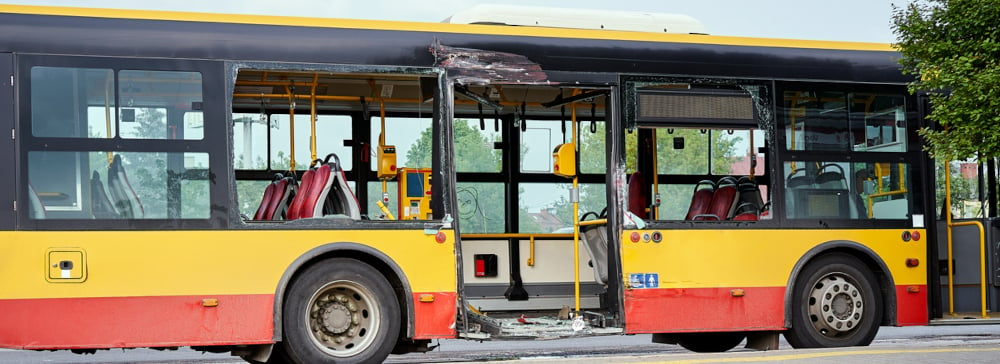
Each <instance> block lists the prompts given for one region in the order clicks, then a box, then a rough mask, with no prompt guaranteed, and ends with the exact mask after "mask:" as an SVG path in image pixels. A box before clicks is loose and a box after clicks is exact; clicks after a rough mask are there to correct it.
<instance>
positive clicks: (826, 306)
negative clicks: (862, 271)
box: [808, 272, 866, 338]
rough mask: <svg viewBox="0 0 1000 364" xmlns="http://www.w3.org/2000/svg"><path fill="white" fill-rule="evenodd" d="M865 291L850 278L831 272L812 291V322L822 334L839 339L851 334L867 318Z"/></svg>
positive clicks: (810, 302)
mask: <svg viewBox="0 0 1000 364" xmlns="http://www.w3.org/2000/svg"><path fill="white" fill-rule="evenodd" d="M865 305H866V302H865V301H864V292H861V289H859V288H858V285H857V284H856V282H855V281H854V279H852V278H851V277H850V276H849V275H846V274H844V273H840V272H834V273H829V274H827V275H824V276H823V277H821V278H820V279H819V280H817V281H816V283H815V284H813V286H812V291H811V292H809V301H808V310H809V320H810V321H811V322H812V325H813V327H814V328H815V329H816V331H817V332H819V333H820V334H821V335H823V336H826V337H830V338H838V337H844V336H848V335H851V334H853V333H854V332H855V330H856V329H857V328H858V325H859V324H860V323H861V319H862V318H863V317H864V310H865Z"/></svg>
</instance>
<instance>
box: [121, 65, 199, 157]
mask: <svg viewBox="0 0 1000 364" xmlns="http://www.w3.org/2000/svg"><path fill="white" fill-rule="evenodd" d="M118 93H119V94H118V99H119V100H120V101H121V105H120V111H119V125H120V127H121V130H120V132H119V133H120V136H121V137H122V138H126V139H183V140H197V139H201V138H202V137H203V136H204V132H201V131H199V132H194V133H191V134H190V135H188V134H186V133H185V131H187V130H188V129H189V128H188V127H187V125H189V124H190V125H191V129H201V128H202V127H203V126H204V124H203V123H201V120H200V119H186V118H185V113H186V112H188V111H200V110H201V108H202V82H201V74H200V73H198V72H174V71H146V70H122V71H119V72H118Z"/></svg>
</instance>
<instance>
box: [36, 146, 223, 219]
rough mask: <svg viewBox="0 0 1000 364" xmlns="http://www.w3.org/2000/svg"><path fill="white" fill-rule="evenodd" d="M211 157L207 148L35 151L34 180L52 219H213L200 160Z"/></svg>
mask: <svg viewBox="0 0 1000 364" xmlns="http://www.w3.org/2000/svg"><path fill="white" fill-rule="evenodd" d="M207 160H208V155H207V153H144V152H123V153H113V152H103V151H98V152H48V151H34V152H29V153H28V179H29V184H30V185H31V186H32V188H33V189H34V191H35V192H36V194H37V195H38V196H39V199H40V200H41V203H42V204H43V205H44V206H45V207H44V210H45V214H44V218H48V219H167V218H170V219H175V218H177V219H207V218H208V217H209V215H210V213H211V209H210V201H211V199H210V198H209V185H210V184H209V179H208V175H209V174H208V170H207V168H205V167H203V166H202V165H201V163H200V162H198V161H207ZM189 161H190V162H189ZM188 164H193V165H197V167H185V165H188Z"/></svg>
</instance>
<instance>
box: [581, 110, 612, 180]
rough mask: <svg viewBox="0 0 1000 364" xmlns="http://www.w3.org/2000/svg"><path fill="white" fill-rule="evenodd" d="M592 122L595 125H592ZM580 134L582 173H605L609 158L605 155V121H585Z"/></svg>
mask: <svg viewBox="0 0 1000 364" xmlns="http://www.w3.org/2000/svg"><path fill="white" fill-rule="evenodd" d="M591 124H593V127H591V126H590V125H591ZM578 135H579V137H580V165H579V170H580V173H600V174H603V173H605V172H606V171H607V160H606V159H605V155H604V153H605V150H606V149H605V148H606V145H605V139H606V136H605V134H604V122H603V121H594V122H593V123H591V122H588V121H584V122H582V123H581V124H580V129H579V132H578Z"/></svg>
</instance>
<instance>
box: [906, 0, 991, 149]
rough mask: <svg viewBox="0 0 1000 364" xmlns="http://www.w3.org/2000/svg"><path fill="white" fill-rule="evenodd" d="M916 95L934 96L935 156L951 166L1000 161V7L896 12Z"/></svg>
mask: <svg viewBox="0 0 1000 364" xmlns="http://www.w3.org/2000/svg"><path fill="white" fill-rule="evenodd" d="M892 28H893V31H894V33H895V34H896V37H897V43H896V44H895V47H896V48H897V49H898V50H899V52H900V53H901V54H902V57H901V58H900V60H899V62H900V64H901V65H902V66H903V71H904V72H906V73H907V74H912V75H915V76H917V77H916V79H915V80H914V81H913V82H911V83H910V85H909V87H910V91H911V92H916V91H927V92H928V93H929V94H930V101H931V105H933V107H934V108H933V111H932V112H931V114H930V118H931V119H932V120H934V121H936V122H937V123H938V124H940V126H941V128H938V129H936V130H931V129H927V128H925V129H924V130H921V135H923V136H924V138H926V140H927V141H928V150H929V151H930V152H931V153H932V154H933V155H935V156H937V157H941V158H946V159H952V160H954V159H964V158H970V157H974V156H977V155H978V157H980V158H987V157H998V156H1000V0H918V1H916V2H913V3H911V4H909V5H907V6H905V7H903V8H896V9H895V10H894V12H893V19H892Z"/></svg>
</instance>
